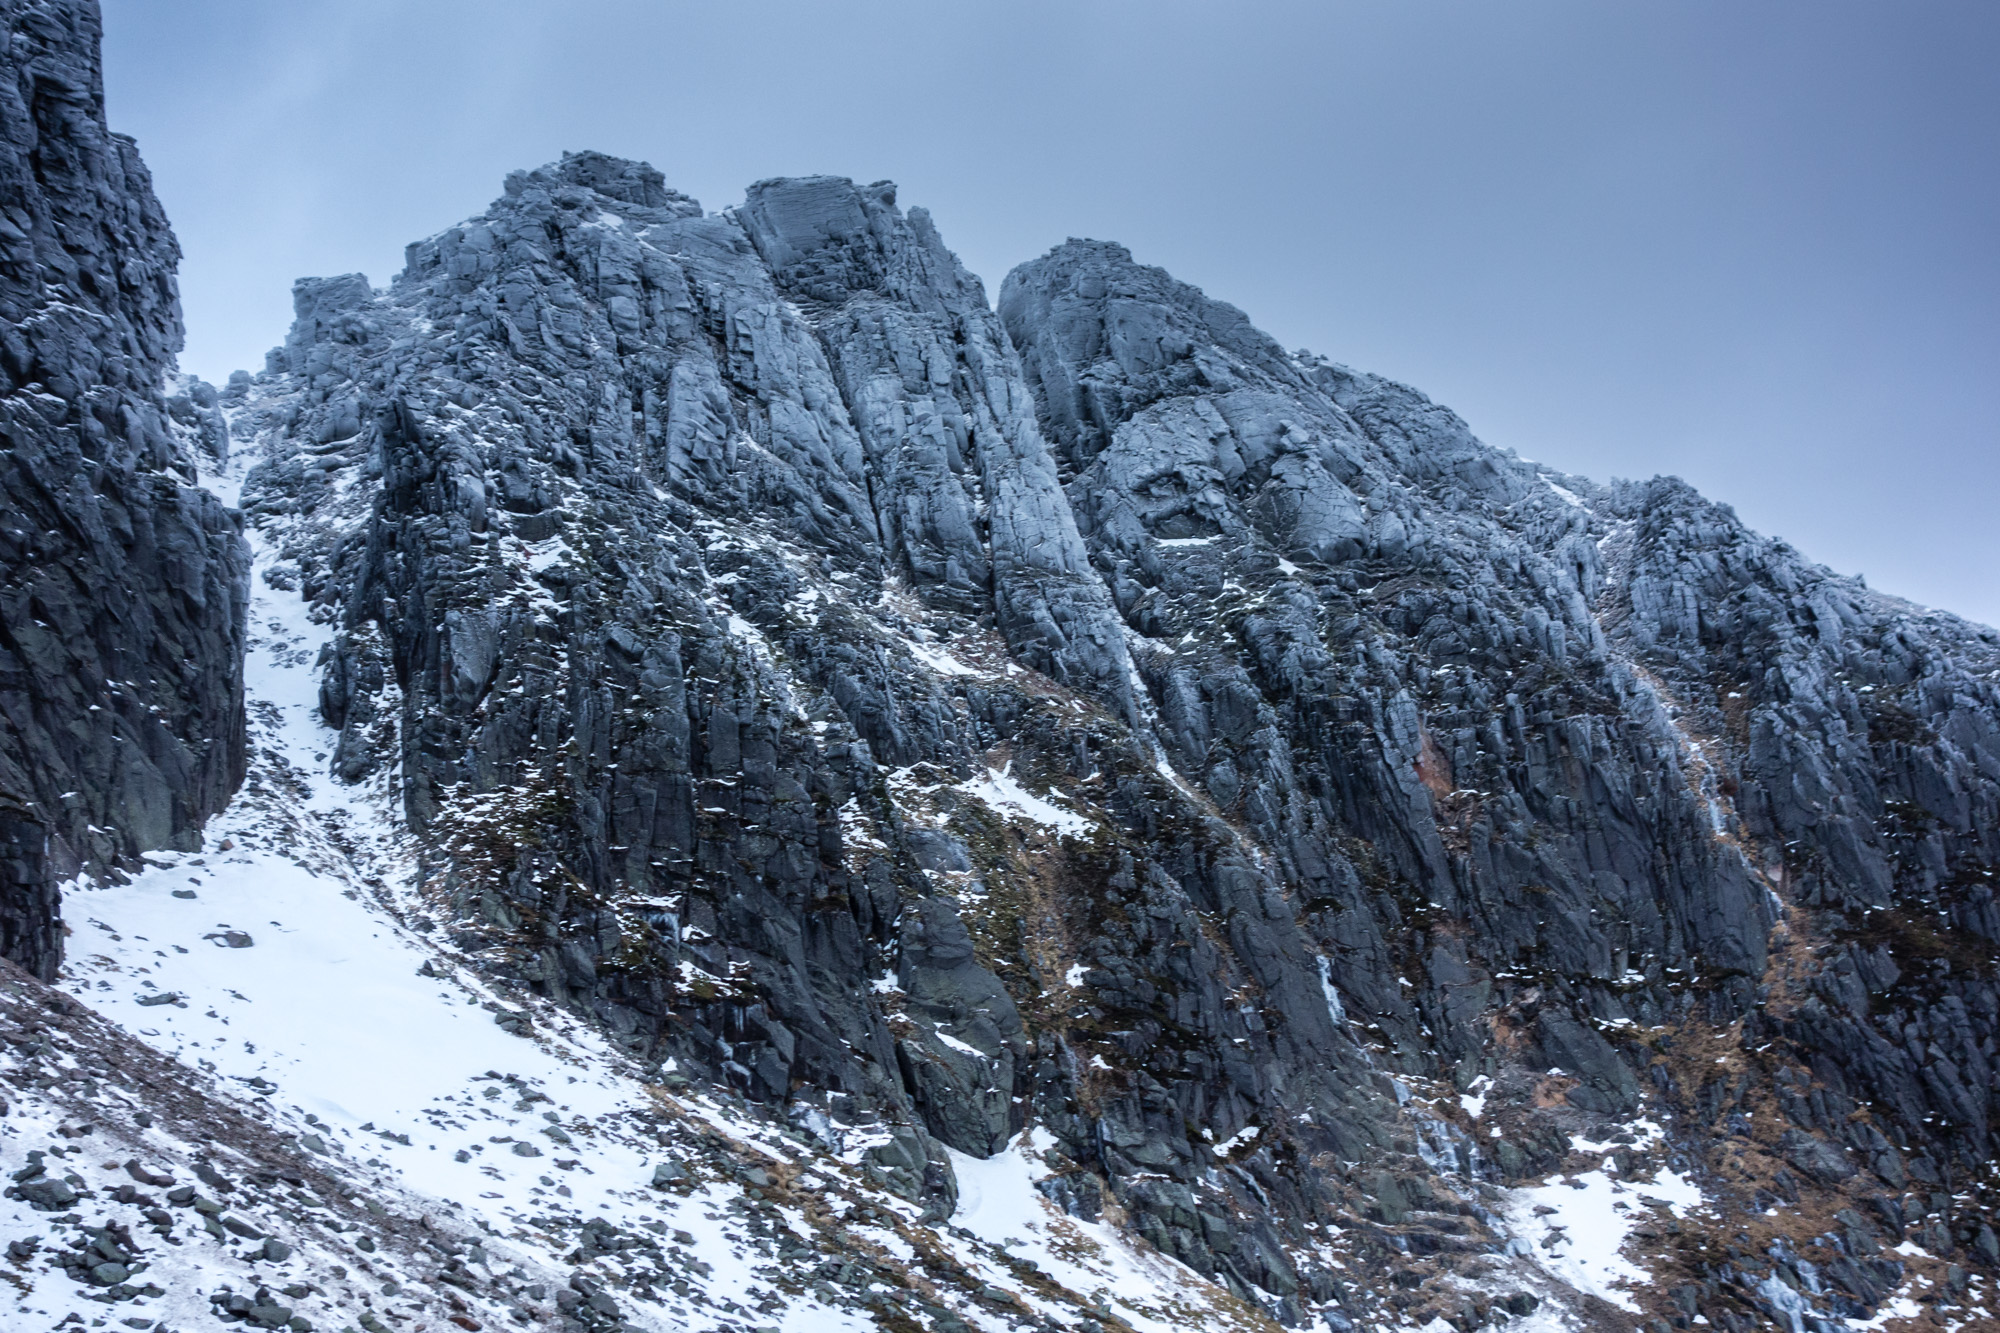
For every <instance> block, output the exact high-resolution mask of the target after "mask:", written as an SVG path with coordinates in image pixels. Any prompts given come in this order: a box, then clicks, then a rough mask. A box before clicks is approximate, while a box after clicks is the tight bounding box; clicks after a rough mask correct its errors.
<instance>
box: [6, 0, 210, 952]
mask: <svg viewBox="0 0 2000 1333" xmlns="http://www.w3.org/2000/svg"><path fill="white" fill-rule="evenodd" d="M0 13H4V15H5V19H6V30H7V33H8V38H9V40H8V45H7V48H6V51H5V53H4V55H0V438H4V441H5V452H4V455H0V792H5V793H7V794H9V795H11V796H12V797H14V798H15V799H16V800H17V801H19V802H21V803H22V806H23V808H24V810H25V812H26V814H27V815H28V816H29V817H31V818H32V819H33V820H34V821H35V822H36V823H38V824H39V825H40V826H41V827H42V829H43V830H44V831H45V833H46V836H47V857H46V863H45V874H46V875H47V876H49V877H51V878H52V879H53V880H60V879H63V878H66V877H67V876H69V875H72V874H74V873H76V872H77V871H78V870H79V869H83V868H90V869H93V870H99V871H102V870H107V869H110V868H113V867H115V866H117V865H118V864H119V863H120V862H121V861H127V860H129V859H130V858H131V857H133V856H135V855H136V854H137V853H139V852H141V851H144V850H146V849H148V848H154V847H166V846H181V847H191V846H195V845H197V843H196V839H198V837H199V830H200V827H201V824H202V821H203V820H204V819H206V818H207V816H208V815H209V814H211V813H213V812H214V811H215V810H217V809H219V808H220V807H221V805H222V803H223V802H224V801H225V800H227V798H228V796H229V794H230V793H231V792H233V791H234V790H235V788H236V785H237V784H238V783H239V782H240V781H241V780H242V776H243V694H242V673H241V662H242V655H243V608H244V581H245V578H246V577H247V569H248V561H247V558H246V555H245V552H244V546H243V540H242V537H241V536H240V535H239V533H238V531H237V527H236V524H235V522H234V520H233V519H232V516H231V515H230V513H229V511H228V510H227V509H225V508H224V507H223V506H222V505H221V504H220V503H218V502H217V501H216V499H215V498H214V497H213V496H211V495H209V494H208V493H207V492H205V491H202V490H200V489H197V488H196V487H195V486H194V484H193V483H194V478H195V473H194V466H193V457H192V454H191V452H190V451H191V449H192V448H194V447H197V446H198V445H199V444H200V443H201V442H202V441H203V440H204V439H205V440H207V441H208V442H209V443H210V444H211V445H213V444H214V443H217V442H219V441H220V440H222V439H223V438H224V437H223V436H222V435H221V434H220V425H221V422H220V417H219V416H218V415H217V414H216V412H215V411H214V399H213V396H212V394H210V393H207V392H206V391H205V390H204V389H199V388H198V389H195V390H193V391H191V392H190V393H186V394H181V395H177V397H176V399H175V401H174V403H173V404H172V405H170V404H169V402H168V400H167V399H166V397H165V396H164V394H163V381H164V379H165V376H166V375H167V374H168V372H169V371H170V370H171V368H172V364H173V355H174V353H175V351H176V350H177V349H178V347H179V345H180V337H181V327H180V305H179V299H178V296H177V294H176V290H175V285H174V266H175V264H176V263H177V261H178V259H179V250H178V248H177V247H176V246H175V244H174V240H173V236H172V234H171V233H170V232H169V231H168V229H167V220H166V217H165V215H164V214H163V213H162V212H161V210H160V206H159V202H158V201H157V200H156V199H155V198H154V197H153V192H152V187H151V184H150V182H149V180H148V177H147V175H146V169H145V166H144V165H143V164H142V163H141V162H140V160H139V154H138V150H137V149H136V148H135V147H134V146H133V144H132V141H131V140H129V139H126V138H123V137H122V136H119V135H115V134H112V133H111V132H110V131H109V130H108V129H107V128H106V127H105V123H104V97H103V88H102V83H101V79H100V73H99V66H98V51H97V45H98V32H99V20H98V14H97V7H96V5H95V4H85V3H71V2H61V0H7V3H4V4H0ZM8 864H9V866H10V871H9V873H13V871H12V869H11V867H13V866H16V865H19V864H25V863H24V862H18V861H10V862H9V863H8ZM23 873H25V872H23ZM54 899H55V894H54V890H53V887H52V886H49V887H45V888H34V887H31V886H16V885H10V886H9V897H8V898H7V900H6V902H5V905H4V907H0V912H5V913H6V914H7V917H8V919H7V920H5V921H4V922H0V931H4V936H5V939H6V941H7V956H8V957H10V958H13V959H14V960H16V961H18V962H20V963H22V964H23V965H25V966H27V967H28V968H29V969H30V970H32V971H34V972H36V973H37V974H38V975H41V976H44V977H47V976H50V975H52V974H53V969H54V967H55V965H56V963H57V961H58V960H59V958H60V949H59V942H60V933H59V930H58V929H57V923H55V922H54V920H53V917H52V916H51V915H50V913H51V911H52V909H53V907H54Z"/></svg>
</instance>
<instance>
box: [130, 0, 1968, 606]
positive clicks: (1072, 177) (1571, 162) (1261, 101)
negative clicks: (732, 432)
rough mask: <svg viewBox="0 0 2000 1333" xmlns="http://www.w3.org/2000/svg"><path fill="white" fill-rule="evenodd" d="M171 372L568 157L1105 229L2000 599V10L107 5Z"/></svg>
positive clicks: (997, 246)
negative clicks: (798, 178)
mask: <svg viewBox="0 0 2000 1333" xmlns="http://www.w3.org/2000/svg"><path fill="white" fill-rule="evenodd" d="M104 10H105V29H106V33H105V77H106V81H107V84H108V97H109V103H110V114H111V123H112V127H113V128H114V129H118V130H122V131H124V132H125V133H128V134H132V135H134V136H136V137H137V138H138V140H139V144H140V147H141V149H142V150H143V152H144V153H145V156H146V160H147V161H148V162H149V163H150V164H151V166H152V170H153V176H154V181H155V184H156V187H157V188H158V191H159V194H160V197H161V198H162V199H163V200H164V201H165V203H166V207H167V211H168V213H169V215H170V216H171V217H172V219H173V222H174V226H175V229H176V230H177V231H178V233H179V235H180V240H181V245H182V247H183V249H184V250H185V251H186V258H185V260H184V262H183V264H182V268H181V293H182V299H183V302H184V304H185V307H186V314H187V326H188V347H187V351H186V353H185V355H184V357H183V365H184V368H186V369H189V370H193V371H195V372H197V373H199V374H201V375H203V376H206V377H208V378H210V379H220V378H221V377H223V376H225V375H227V374H228V372H229V371H230V370H232V369H234V368H237V367H239V366H241V367H249V368H252V369H255V368H258V367H260V366H261V365H262V364H263V353H264V350H265V349H266V348H268V347H270V346H272V345H273V344H275V343H277V342H279V341H280V340H281V339H282V338H283V335H284V331H285V326H286V324H287V323H288V322H289V319H290V314H291V303H290V288H291V282H292V279H293V278H295V277H298V276H300V275H303V274H330V273H341V272H348V271H354V270H359V271H362V272H365V273H366V274H367V275H368V276H369V277H370V278H371V279H372V280H373V281H375V282H376V283H377V284H378V285H380V284H384V283H386V282H387V280H388V279H389V277H390V276H391V275H392V273H393V272H394V270H395V269H397V268H399V267H400V266H401V262H402V247H403V245H404V244H405V243H406V242H409V241H411V240H415V239H417V238H419V237H422V236H426V235H429V234H431V233H433V232H436V231H438V230H440V229H442V228H443V227H445V226H448V225H450V224H451V223H453V222H455V221H457V220H458V219H460V218H462V217H466V216H468V215H471V214H473V213H476V212H478V211H480V210H481V209H482V208H484V206H485V205H486V203H487V202H488V201H489V200H490V199H492V198H493V197H494V196H495V195H497V194H498V193H499V188H500V181H501V178H502V177H503V176H504V175H505V174H506V173H507V172H508V171H509V170H512V169H514V168H517V167H526V166H534V165H537V164H540V163H542V162H545V161H548V160H550V159H553V158H555V157H557V156H559V155H560V154H561V152H562V151H563V150H564V149H578V148H597V149H602V150H604V151H606V152H612V153H618V154H621V155H625V156H630V157H641V158H645V159H646V160H648V161H650V162H652V163H653V164H654V165H656V166H658V167H659V168H660V169H661V170H662V171H664V172H665V173H666V176H667V180H668V182H669V184H672V185H674V186H676V187H677V188H680V189H683V190H686V191H687V192H689V193H691V194H693V195H695V196H696V197H697V198H699V199H700V200H701V201H702V202H703V203H704V204H705V205H706V206H707V207H709V208H711V209H715V208H722V207H726V206H728V205H730V204H733V203H735V202H737V201H739V200H740V199H741V198H742V195H743V187H744V186H745V185H747V184H748V183H749V182H751V181H753V180H756V179H758V178H760V177H764V176H774V175H787V174H808V173H829V174H836V175H845V176H852V177H854V178H856V179H858V180H862V181H871V180H878V179H882V178H885V177H886V178H889V179H892V180H895V181H897V182H898V183H899V184H900V186H901V196H900V198H901V201H902V203H903V204H904V206H905V207H908V206H910V205H912V204H920V205H923V206H925V207H928V208H929V209H930V210H931V212H932V214H933V215H934V216H935V218H936V219H937V222H938V225H939V228H940V230H941V231H942V232H943V234H944V237H945V239H946V241H947V242H948V243H949V244H950V245H951V246H952V247H953V248H954V249H956V250H957V251H958V253H959V255H960V257H961V258H962V259H964V261H965V262H966V264H967V265H968V266H969V267H970V268H971V269H972V270H973V271H974V272H976V273H978V274H980V275H981V276H982V277H983V278H985V280H986V282H987V287H988V292H989V295H990V294H991V293H992V292H993V291H994V290H995V289H997V287H998V285H999V280H1000V278H1001V277H1002V276H1003V275H1004V274H1005V273H1006V271H1007V270H1008V269H1009V268H1010V267H1012V266H1013V265H1014V264H1017V263H1019V262H1021V261H1022V260H1024V259H1028V258H1030V257H1032V256H1034V255H1037V254H1039V253H1041V252H1042V251H1044V250H1046V249H1048V248H1049V247H1050V246H1051V245H1054V244H1057V243H1058V242H1060V241H1061V240H1063V238H1064V237H1067V236H1093V237H1099V238H1104V239H1111V240H1117V241H1122V242H1124V243H1125V244H1126V245H1128V246H1130V247H1131V249H1132V251H1133V253H1134V254H1135V255H1136V256H1137V257H1138V258H1139V259H1140V260H1142V261H1145V262H1148V263H1154V264H1159V265H1162V266H1164V267H1165V268H1167V269H1169V270H1170V271H1172V272H1173V273H1174V274H1175V275H1176V276H1178V277H1181V278H1183V279H1186V280H1188V281H1190V282H1194V283H1197V284H1199V285H1200V286H1201V287H1203V288H1205V289H1206V290H1207V291H1208V292H1209V294H1210V295H1212V296H1216V297H1219V298H1221V299H1223V300H1227V301H1231V302H1233V303H1235V304H1236V305H1238V306H1241V307H1242V308H1243V309H1244V310H1246V311H1247V312H1249V314H1250V316H1251V317H1252V319H1254V320H1255V321H1256V322H1257V323H1258V324H1259V325H1261V326H1262V327H1263V328H1265V329H1266V330H1268V331H1269V332H1271V333H1272V334H1273V335H1275V336H1276V337H1277V338H1278V339H1280V340H1281V341H1282V342H1284V343H1285V344H1286V345H1287V346H1291V347H1310V348H1311V349H1313V350H1314V351H1317V352H1322V353H1324V354H1326V355H1328V356H1331V357H1333V358H1335V359H1337V360H1341V361H1346V362H1349V363H1351V364H1353V365H1356V366H1360V367H1364V368H1366V369H1369V370H1374V371H1378V372H1381V373H1383V374H1387V375H1391V376H1394V377H1396V378H1398V379H1402V380H1406V381H1408V382H1410V383H1412V384H1415V385H1417V386H1418V387H1419V388H1421V389H1423V390H1424V391H1426V392H1427V393H1429V394H1430V395H1431V396H1432V397H1433V398H1435V399H1437V400H1439V401H1441V402H1444V403H1447V404H1449V405H1451V406H1452V407H1454V408H1456V409H1457V410H1458V411H1459V412H1460V413H1461V414H1462V415H1463V416H1465V417H1466V418H1467V420H1469V421H1470V422H1471V423H1472V426H1473V428H1474V430H1476V431H1477V432H1478V433H1479V434H1480V435H1481V436H1482V437H1483V438H1485V439H1486V440H1488V441H1489V442H1491V443H1493V444H1498V445H1503V446H1507V447H1510V448H1513V449H1516V450H1518V451H1519V452H1520V453H1522V454H1523V455H1526V456H1527V457H1530V458H1537V459H1541V460H1543V461H1545V462H1548V463H1552V464H1555V465H1557V466H1559V467H1562V468H1564V469H1567V470H1569V471H1573V472H1580V473H1584V474H1586V475H1590V476H1594V477H1598V478H1600V479H1605V478H1609V477H1612V476H1631V477H1638V476H1650V475H1652V474H1654V473H1663V472H1664V473H1676V474H1678V475H1680V476H1682V477H1685V478H1687V479H1688V480H1689V481H1691V482H1693V483H1694V484H1695V485H1697V486H1699V487H1700V488H1701V489H1702V490H1704V491H1705V492H1707V493H1708V494H1709V495H1711V496H1714V497H1716V498H1718V499H1721V500H1725V501H1727V502H1729V503H1731V504H1733V505H1735V506H1736V508H1737V510H1738V512H1740V513H1741V514H1742V515H1743V516H1744V517H1745V519H1747V520H1748V521H1749V522H1750V523H1752V524H1753V525H1755V526H1756V527H1758V528H1760V529H1762V530H1764V531H1767V532H1772V533H1776V534H1778V535H1781V536H1783V537H1785V538H1787V539H1789V540H1791V541H1792V542H1794V543H1795V544H1797V545H1798V546H1799V547H1800V548H1801V549H1803V550H1804V551H1806V552H1807V553H1808V554H1809V555H1811V556H1813V557H1815V558H1816V559H1819V560H1821V561H1824V562H1825V563H1827V564H1829V565H1832V566H1833V567H1834V568H1836V569H1838V570H1841V571H1842V572H1846V573H1857V572H1858V573H1863V574H1865V575H1867V577H1868V580H1869V582H1870V583H1871V584H1873V585H1874V586H1876V587H1879V588H1884V589H1887V590H1889V591H1892V592H1896V593H1900V594H1903V595H1905V596H1909V597H1913V598H1916V599H1918V600H1921V601H1925V602H1929V603H1932V604H1934V605H1938V606H1942V607H1946V608H1948V609H1951V610H1954V611H1957V612H1959V613H1961V614H1964V615H1967V616H1970V617H1972V618H1975V619H1979V620H1983V621H1985V622H1987V623H1989V624H1996V623H2000V578H1996V575H2000V522H1996V513H1995V509H1996V504H2000V426H1996V422H2000V78H1996V76H1995V73H1994V71H1995V69H1996V68H2000V5H1995V4H1992V3H1990V0H1976V2H1973V3H1958V4H1953V3H1943V2H1942V0H1939V2H1930V0H1926V2H1925V3H1915V4H1889V3H1880V2H1878V3H1868V4H1848V3H1833V2H1829V0H1814V2H1813V3H1810V4H1807V3H1798V4H1786V3H1777V2H1776V0H1767V2H1763V3H1755V4H1742V3H1738V2H1737V0H1730V2H1729V3H1714V4H1698V3H1649V4H1630V3H1624V0H1599V2H1598V3H1592V4H1570V3H1535V2H1534V0H1509V2H1508V3H1504V4H1500V3H1490V0H1480V2H1478V3H1467V4H1427V3H1410V2H1408V0H1397V2H1396V3H1380V4H1366V5H1361V4H1340V3H1330V2H1329V0H1314V2H1308V3H1261V4H1260V3H1254V2H1253V0H1235V2H1234V3H1229V4H1220V3H1207V4H1175V3H1162V2H1161V0H1149V2H1148V3H1143V4H1142V3H1136V2H1135V3H1093V2H1092V0H1060V2H1059V3H1048V4H1043V3H1038V2H1037V0H1004V2H1002V0H992V2H989V0H925V2H924V3H893V2H889V0H877V2H875V3H866V4H859V3H856V4H841V3H831V2H830V0H709V2H708V3H702V4H684V3H674V2H672V0H563V2H562V3H552V2H548V0H543V2H540V3H528V2H525V0H477V2H476V3H473V2H470V0H467V2H463V3H462V2H460V0H286V2H285V3H279V4H273V3H271V0H188V2H184V3H173V4H164V3H160V0H105V3H104Z"/></svg>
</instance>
